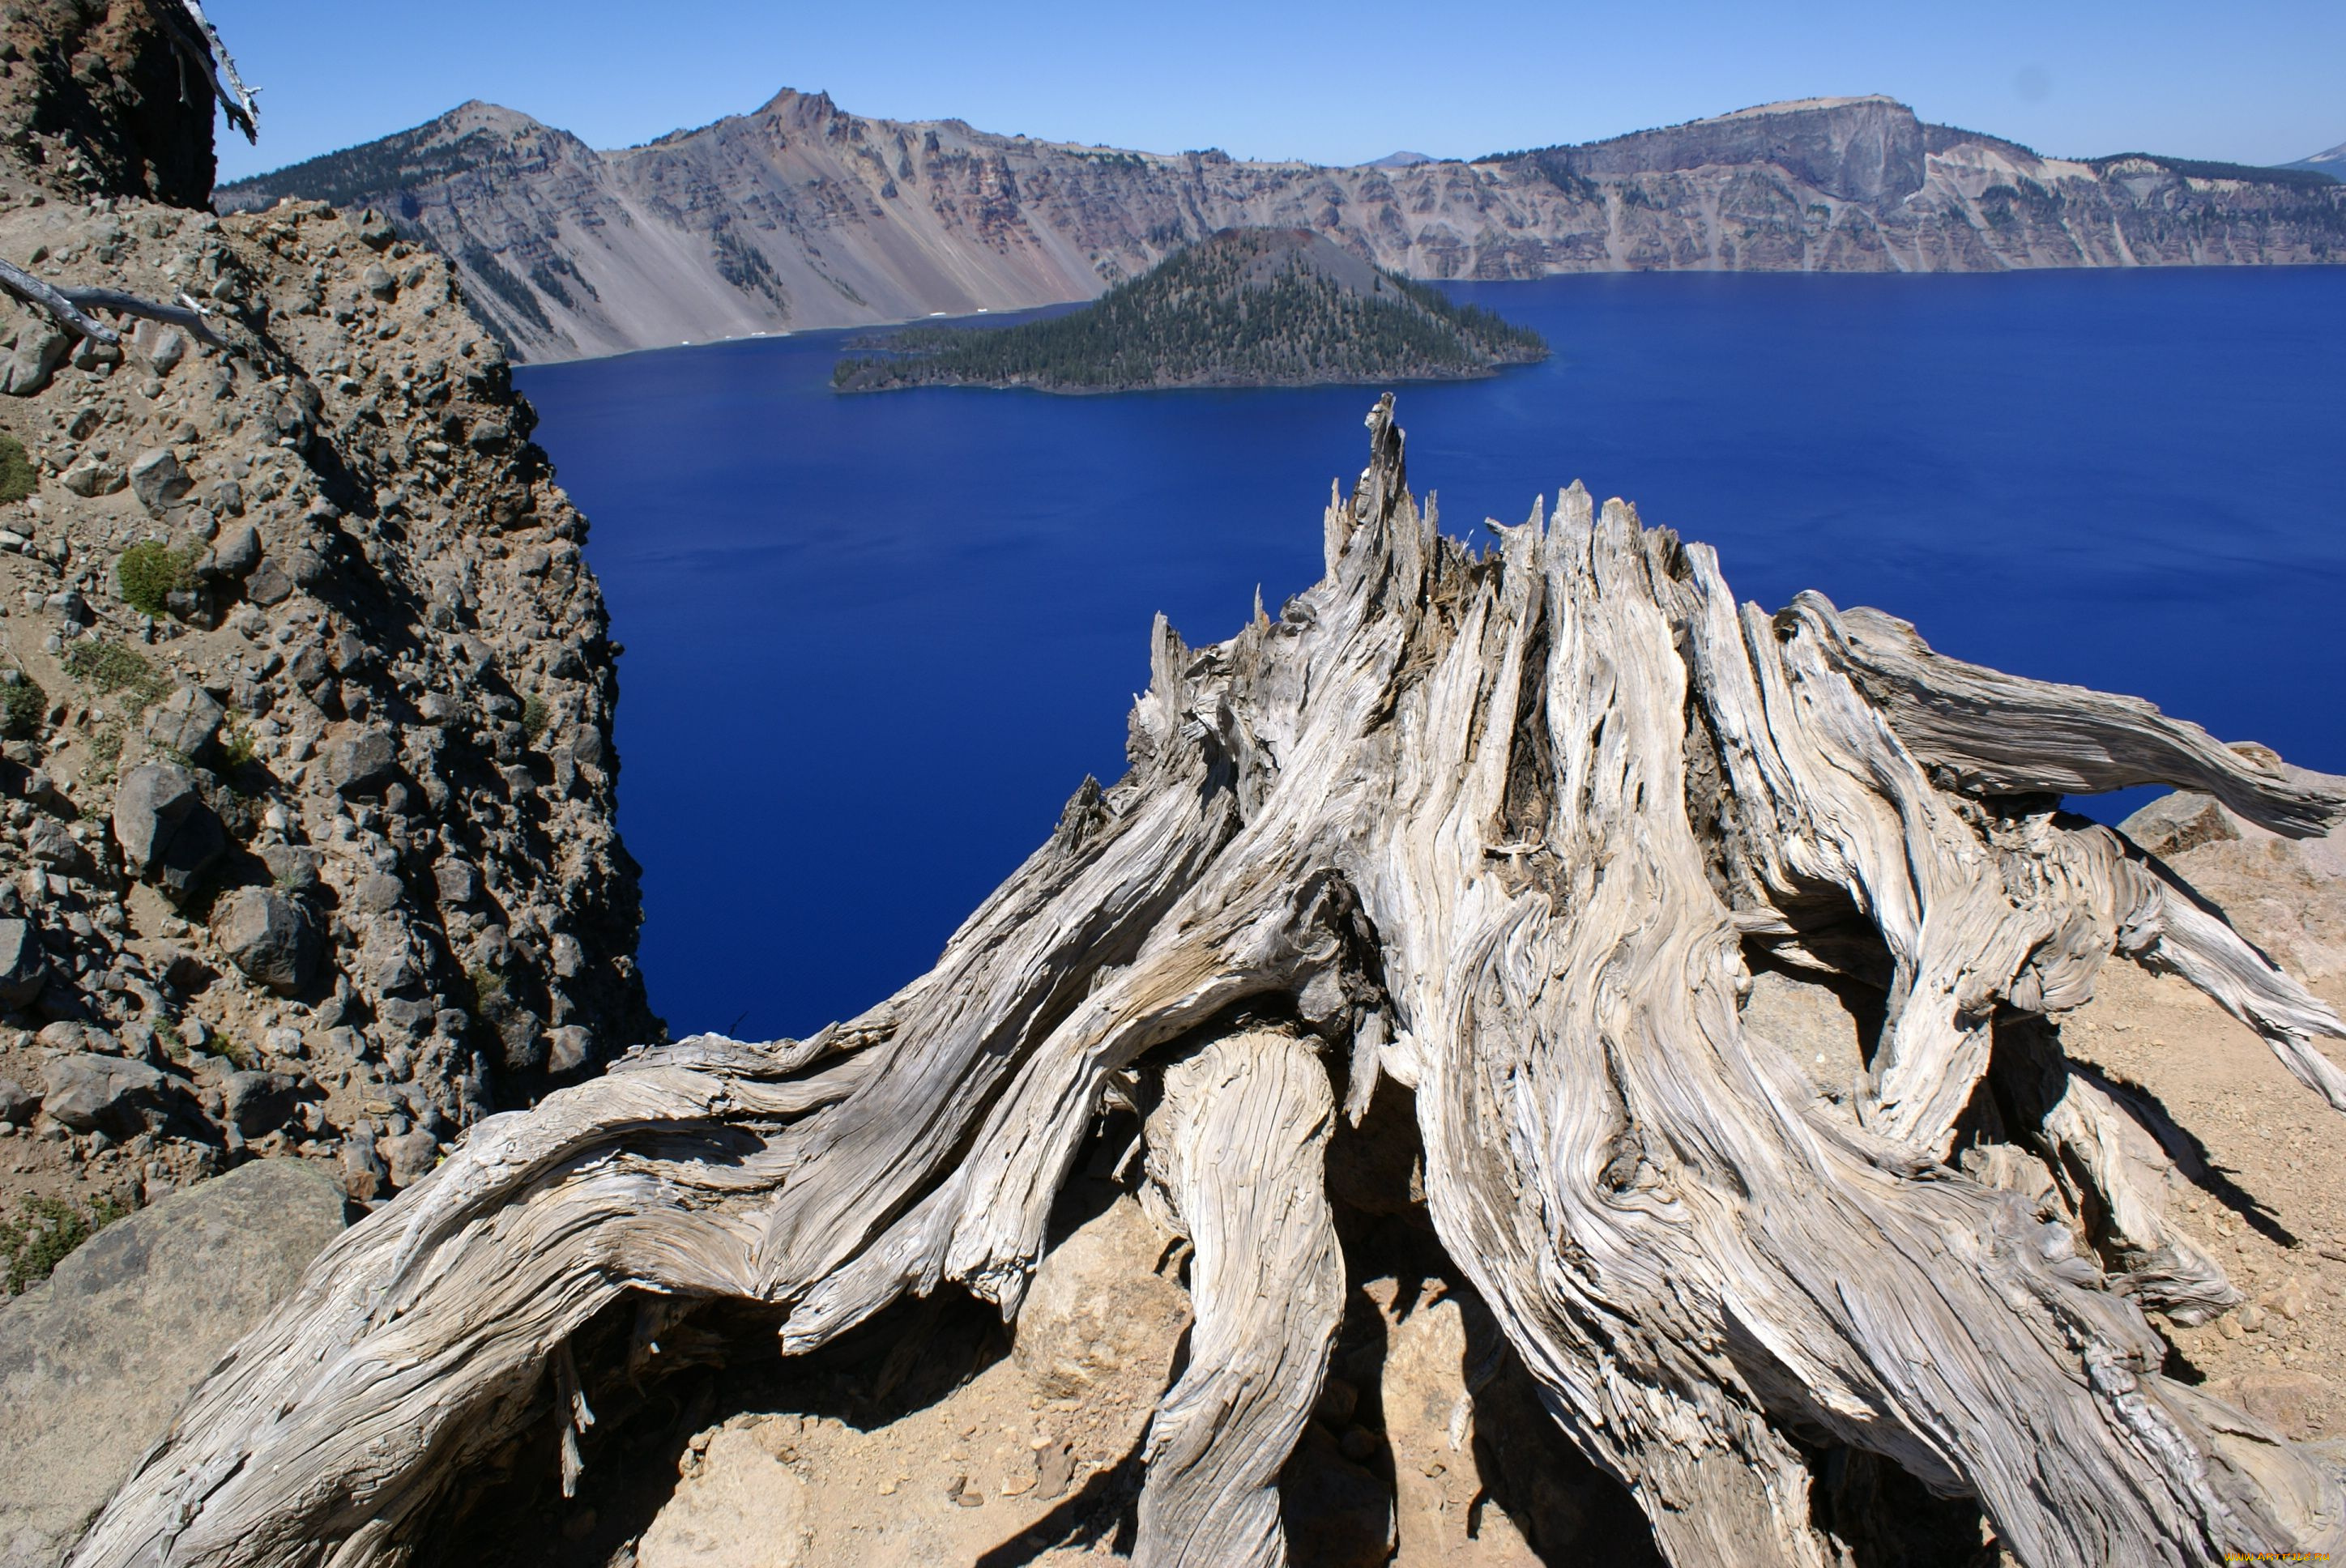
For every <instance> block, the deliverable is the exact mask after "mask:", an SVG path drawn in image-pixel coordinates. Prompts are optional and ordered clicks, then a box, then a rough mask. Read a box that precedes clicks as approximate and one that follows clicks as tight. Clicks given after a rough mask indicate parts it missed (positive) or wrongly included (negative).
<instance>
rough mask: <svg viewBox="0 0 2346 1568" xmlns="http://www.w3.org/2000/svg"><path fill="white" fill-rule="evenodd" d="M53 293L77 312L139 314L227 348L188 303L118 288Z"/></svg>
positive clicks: (201, 315)
mask: <svg viewBox="0 0 2346 1568" xmlns="http://www.w3.org/2000/svg"><path fill="white" fill-rule="evenodd" d="M57 292H58V293H59V294H61V295H62V296H64V298H65V300H66V302H67V303H69V304H71V305H73V306H74V307H75V309H76V310H79V311H113V312H114V313H115V314H116V315H117V316H143V317H145V318H146V319H147V320H148V321H160V322H162V323H163V324H164V325H165V326H167V327H178V328H179V329H181V330H182V331H186V332H188V333H189V335H191V336H193V337H196V338H199V339H200V340H202V341H205V342H207V343H209V344H210V345H211V346H212V347H214V348H216V349H224V348H226V347H228V343H227V341H225V340H224V339H222V338H221V337H220V335H219V333H218V332H215V331H212V324H211V322H209V321H207V320H205V319H204V315H203V312H202V311H198V310H196V309H195V308H193V307H192V306H189V305H167V304H164V303H163V302H162V301H160V300H149V299H148V298H146V297H145V296H143V295H139V294H132V293H127V292H125V291H124V290H120V289H60V290H57Z"/></svg>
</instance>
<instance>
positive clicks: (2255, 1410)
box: [2206, 1370, 2339, 1442]
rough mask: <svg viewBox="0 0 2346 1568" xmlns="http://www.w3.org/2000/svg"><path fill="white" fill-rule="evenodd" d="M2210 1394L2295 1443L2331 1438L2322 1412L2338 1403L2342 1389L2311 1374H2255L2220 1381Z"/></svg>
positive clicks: (2215, 1382) (2218, 1380) (2268, 1372)
mask: <svg viewBox="0 0 2346 1568" xmlns="http://www.w3.org/2000/svg"><path fill="white" fill-rule="evenodd" d="M2206 1391H2207V1392H2208V1393H2210V1394H2213V1395H2215V1396H2216V1397H2217V1398H2218V1399H2219V1400H2223V1401H2224V1402H2225V1403H2227V1404H2229V1405H2235V1406H2238V1407H2239V1409H2241V1410H2246V1411H2248V1412H2249V1414H2250V1415H2252V1416H2254V1417H2256V1418H2257V1420H2260V1421H2262V1422H2264V1423H2265V1425H2267V1426H2269V1427H2270V1428H2272V1430H2273V1431H2276V1432H2279V1433H2280V1435H2281V1436H2282V1437H2285V1438H2287V1439H2289V1440H2290V1441H2291V1442H2310V1441H2315V1440H2317V1439H2320V1438H2321V1437H2323V1436H2325V1435H2327V1434H2326V1433H2325V1432H2324V1431H2322V1424H2323V1423H2322V1420H2321V1411H2322V1410H2324V1409H2326V1408H2330V1407H2334V1406H2335V1405H2336V1403H2337V1402H2338V1393H2339V1390H2338V1387H2337V1385H2336V1384H2334V1383H2332V1382H2331V1380H2329V1379H2327V1378H2323V1377H2320V1376H2317V1375H2316V1374H2314V1373H2311V1372H2300V1371H2280V1370H2274V1371H2252V1372H2243V1373H2241V1374H2240V1375H2239V1376H2237V1377H2230V1378H2218V1379H2216V1380H2213V1381H2212V1382H2210V1383H2208V1385H2207V1390H2206Z"/></svg>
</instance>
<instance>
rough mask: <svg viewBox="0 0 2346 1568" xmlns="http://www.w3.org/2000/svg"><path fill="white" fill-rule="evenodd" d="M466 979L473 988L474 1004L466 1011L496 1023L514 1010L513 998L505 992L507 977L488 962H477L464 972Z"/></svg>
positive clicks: (484, 1020) (475, 1016)
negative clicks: (489, 965) (490, 966)
mask: <svg viewBox="0 0 2346 1568" xmlns="http://www.w3.org/2000/svg"><path fill="white" fill-rule="evenodd" d="M464 979H465V980H466V982H468V983H470V984H471V986H472V988H473V1004H472V1006H470V1007H469V1008H466V1009H465V1011H466V1012H468V1013H471V1014H472V1015H473V1016H474V1018H477V1019H479V1020H480V1021H481V1022H482V1023H497V1022H498V1021H499V1020H501V1019H503V1018H504V1017H505V1014H506V1013H510V1012H512V1011H513V998H512V997H510V996H509V995H507V994H506V993H505V976H504V975H502V974H499V973H498V972H496V971H495V970H494V969H491V968H489V967H488V966H487V965H486V964H482V963H476V964H474V965H473V967H472V968H470V969H468V970H466V971H465V972H464Z"/></svg>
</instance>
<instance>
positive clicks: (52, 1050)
mask: <svg viewBox="0 0 2346 1568" xmlns="http://www.w3.org/2000/svg"><path fill="white" fill-rule="evenodd" d="M92 12H93V8H92V7H91V6H89V5H82V6H80V7H78V8H77V10H76V15H81V16H83V17H84V20H85V21H87V14H91V13H92ZM17 14H18V19H19V20H20V21H22V20H23V17H24V15H26V8H24V7H18V8H17ZM95 14H96V15H97V21H96V22H94V23H90V24H89V25H88V26H87V30H86V31H84V32H81V33H78V34H76V35H74V36H73V37H72V38H71V39H68V40H67V42H75V43H76V46H77V47H79V50H80V53H79V54H78V55H77V56H76V64H75V65H74V66H73V71H74V73H75V75H76V79H77V80H79V81H80V82H81V83H82V88H81V89H80V90H82V91H83V92H84V95H85V97H89V98H90V99H91V100H92V101H98V102H105V103H110V104H112V105H113V106H114V107H112V108H111V109H110V110H109V111H108V113H110V114H113V115H115V116H117V118H126V117H127V121H128V123H134V124H135V123H139V113H140V106H141V105H142V104H144V103H146V102H147V99H146V98H144V97H141V95H142V94H151V93H153V92H162V93H167V94H169V95H172V97H171V103H172V104H174V105H176V103H177V101H178V99H177V95H178V94H179V92H180V87H179V78H178V77H177V76H175V75H173V74H171V73H168V72H155V71H149V70H148V69H147V66H148V64H151V55H152V50H153V47H154V43H155V36H154V35H155V29H156V28H157V26H158V9H157V7H156V6H154V5H148V4H145V3H143V0H113V4H112V5H111V6H110V8H109V7H107V6H103V5H101V6H97V7H96V8H95ZM10 36H11V38H12V39H13V38H14V37H15V35H14V34H13V33H12V34H11V35H10ZM53 46H55V47H62V46H63V45H53ZM49 47H51V46H33V47H25V46H18V47H17V48H16V55H17V57H16V58H15V59H14V60H6V61H0V66H5V76H0V118H6V117H10V116H14V117H16V119H17V120H18V122H19V123H33V124H38V123H44V120H43V117H44V115H46V112H47V111H46V108H44V107H42V103H43V102H46V99H43V98H42V95H45V94H51V95H53V93H54V87H55V83H54V77H53V76H52V75H51V74H50V73H48V72H47V71H46V67H45V66H43V65H42V64H41V62H42V61H44V60H45V59H46V58H47V54H46V52H45V51H46V49H47V48H49ZM35 100H41V101H40V102H36V101H35ZM199 107H200V113H201V116H202V117H201V118H200V119H197V120H195V121H194V123H195V124H196V126H197V127H199V129H200V132H201V134H202V135H204V136H205V137H207V138H208V137H209V115H210V112H211V111H210V107H209V99H207V101H206V102H205V103H204V104H203V105H202V106H199ZM68 128H70V127H68ZM181 128H182V129H183V130H184V129H185V128H186V127H181ZM189 134H193V133H189ZM141 145H143V144H138V143H137V142H136V141H135V138H134V139H133V140H131V141H128V142H126V143H125V146H126V147H127V148H128V151H124V150H123V149H121V148H117V152H116V154H114V155H109V156H108V157H107V158H101V157H99V156H98V154H97V150H93V148H94V147H95V144H93V143H92V142H91V141H90V140H89V139H87V138H85V137H78V136H76V135H66V134H60V135H58V136H57V137H55V138H53V139H51V140H48V141H44V140H42V139H40V138H39V137H20V138H18V139H17V140H15V142H13V143H11V144H9V146H8V148H7V151H6V153H5V157H0V257H5V259H6V260H9V261H11V262H12V263H14V264H15V265H16V266H18V267H21V268H23V269H26V270H27V271H29V273H31V274H32V276H33V277H34V279H35V280H36V281H38V282H40V283H45V284H48V285H51V286H53V287H58V288H66V287H75V286H94V287H102V288H107V289H115V290H127V291H128V292H130V293H132V294H136V295H138V296H141V297H143V298H145V299H147V300H157V301H166V302H168V301H171V300H179V301H180V308H181V309H182V311H185V312H192V311H201V312H202V314H201V318H200V324H199V325H196V326H193V327H190V328H189V329H186V330H183V329H182V328H180V327H177V326H170V325H166V324H163V323H161V322H159V321H137V322H136V323H135V326H136V330H135V331H133V330H132V328H133V326H134V322H133V321H131V320H129V319H124V320H123V321H122V322H121V331H120V336H121V340H122V341H121V342H120V343H119V344H118V345H116V344H107V343H102V342H100V341H96V340H94V339H88V338H78V339H77V338H76V337H74V336H73V335H71V334H69V333H68V332H66V331H64V330H62V329H61V328H60V326H59V324H58V322H57V321H56V320H54V319H53V318H52V317H51V316H50V315H48V314H46V313H44V312H42V311H36V310H33V309H31V308H29V307H22V306H18V305H15V302H14V301H13V300H11V301H9V302H8V303H7V304H6V305H5V306H0V312H5V313H4V314H0V343H5V345H6V348H5V351H0V393H5V395H0V471H9V472H0V497H8V499H5V501H0V731H5V744H0V867H5V873H6V880H5V882H0V1195H5V1197H6V1198H7V1199H8V1200H9V1202H8V1204H7V1205H5V1208H0V1218H5V1219H7V1220H8V1222H9V1223H11V1224H14V1223H16V1218H17V1216H18V1215H20V1214H25V1213H33V1214H35V1215H36V1220H37V1217H38V1215H40V1214H48V1215H53V1216H65V1215H66V1214H68V1213H69V1212H74V1211H84V1212H86V1211H87V1210H89V1209H90V1208H91V1207H92V1206H93V1205H95V1204H97V1202H98V1201H99V1200H105V1201H106V1202H107V1203H110V1204H116V1205H121V1204H128V1205H136V1204H138V1203H142V1202H145V1201H148V1200H151V1199H153V1198H155V1197H158V1196H160V1195H162V1194H163V1193H166V1192H168V1191H171V1190H173V1189H175V1188H177V1187H179V1186H183V1185H185V1184H187V1183H188V1182H189V1181H191V1180H194V1179H196V1178H198V1177H200V1176H207V1175H209V1174H211V1173H213V1172H215V1171H218V1170H220V1169H223V1168H227V1167H229V1166H234V1165H236V1164H238V1163H239V1162H240V1161H242V1160H244V1159H247V1158H249V1157H250V1156H252V1155H255V1154H269V1153H276V1152H283V1153H287V1154H291V1155H299V1156H306V1157H310V1158H312V1159H316V1160H320V1161H322V1162H327V1163H328V1164H330V1165H331V1166H333V1167H335V1172H336V1180H337V1181H338V1183H339V1184H340V1185H341V1186H342V1187H343V1189H344V1190H345V1191H347V1192H348V1193H349V1194H350V1195H351V1196H352V1197H353V1198H355V1199H357V1200H360V1201H362V1202H366V1201H372V1200H374V1199H378V1198H380V1197H382V1196H385V1195H386V1194H388V1193H389V1192H390V1191H392V1190H393V1189H395V1188H397V1187H399V1186H404V1185H406V1184H408V1183H410V1182H413V1180H415V1179H417V1177H418V1176H421V1175H422V1174H423V1173H424V1172H426V1171H429V1170H430V1169H431V1168H432V1166H433V1163H434V1162H435V1161H436V1159H437V1158H438V1156H439V1154H440V1152H441V1150H442V1149H443V1148H444V1146H446V1145H448V1144H449V1143H451V1142H453V1141H454V1140H455V1139H456V1138H457V1137H458V1136H459V1135H461V1133H462V1131H463V1129H464V1128H465V1127H466V1126H468V1125H471V1124H473V1123H474V1122H475V1121H477V1120H478V1119H479V1118H480V1117H482V1116H483V1115H487V1114H489V1113H490V1112H492V1111H495V1110H498V1109H502V1108H505V1107H507V1106H511V1105H519V1104H523V1103H526V1102H527V1101H529V1100H531V1099H533V1098H535V1097H536V1096H537V1095H540V1094H542V1093H543V1092H544V1091H545V1090H546V1088H548V1087H550V1086H552V1085H553V1084H558V1083H560V1082H562V1081H564V1080H565V1079H566V1077H568V1076H576V1075H578V1074H584V1073H586V1072H591V1071H593V1070H594V1069H595V1068H596V1067H597V1066H598V1065H599V1064H601V1063H602V1062H604V1061H606V1060H607V1059H608V1058H609V1057H610V1056H611V1055H613V1054H616V1053H617V1051H618V1050H620V1049H624V1048H626V1047H627V1046H631V1045H635V1044H640V1043H642V1042H643V1041H644V1040H646V1039H648V1038H653V1037H656V1036H657V1034H658V1023H657V1020H655V1019H653V1018H652V1016H651V1015H650V1013H649V1012H648V1008H647V1006H646V1003H645V999H644V992H643V984H642V981H641V978H640V976H639V975H638V974H637V971H636V968H635V962H634V952H635V942H636V931H637V925H638V924H639V922H640V918H641V911H640V902H639V900H638V897H637V890H636V882H635V875H636V871H635V867H634V864H633V862H632V861H630V860H628V859H627V854H626V852H625V850H623V849H622V848H621V847H620V845H619V843H618V840H617V830H616V828H615V826H614V799H615V789H616V779H617V757H616V754H615V752H614V750H613V748H612V745H611V730H610V724H611V715H612V708H613V704H614V701H615V699H616V696H617V675H616V672H617V666H616V663H615V659H616V657H617V648H616V647H614V645H613V644H612V643H611V642H610V640H609V638H608V636H607V620H606V617H605V615H604V610H603V606H602V600H601V596H600V593H599V590H598V589H597V585H596V583H595V580H594V577H593V575H592V574H591V573H590V572H589V571H588V569H587V567H586V563H585V561H584V559H583V558H582V556H581V555H580V544H581V542H582V541H583V540H584V538H585V536H586V523H585V520H584V519H583V518H581V517H580V516H579V515H578V514H577V512H576V509H575V508H574V507H572V506H571V504H569V502H568V500H567V498H566V497H565V496H564V494H563V493H562V492H561V490H560V489H559V488H557V487H556V485H555V484H554V481H553V475H552V473H551V470H550V467H549V465H548V464H547V463H546V457H545V454H544V453H543V452H541V451H540V450H539V449H538V448H537V447H535V445H533V444H531V443H530V441H529V433H530V429H531V427H532V425H533V424H534V423H535V414H534V413H533V412H532V411H531V410H530V408H529V406H528V404H527V403H526V402H524V401H523V400H522V399H520V398H519V397H518V396H517V395H516V394H515V392H514V390H513V386H512V381H511V375H510V371H509V366H508V361H507V358H506V355H505V351H504V350H503V349H502V348H501V347H500V346H499V344H498V343H497V341H495V339H494V338H493V337H491V336H490V335H489V334H488V333H486V332H485V331H483V330H482V328H481V326H480V325H479V323H478V322H477V321H474V319H473V317H472V316H470V315H469V314H468V313H467V311H466V310H465V308H464V300H463V299H462V297H461V295H460V293H459V291H458V289H457V286H456V279H455V276H454V272H453V271H452V270H451V269H450V267H449V266H448V264H447V263H446V262H445V261H444V260H443V259H442V258H440V257H438V256H436V255H434V254H432V253H431V252H429V251H428V250H424V249H419V248H417V247H416V246H414V245H413V244H411V243H410V242H408V241H406V240H403V239H400V238H399V237H398V236H397V234H396V233H395V232H394V231H393V229H392V227H391V226H390V225H389V224H388V223H386V222H384V221H383V220H382V219H381V218H380V217H378V216H376V215H373V214H370V213H365V212H363V211H360V212H341V211H336V210H334V209H330V208H327V207H325V206H322V205H321V204H317V203H291V204H287V205H284V206H280V207H278V208H276V209H272V210H271V211H270V212H269V213H267V214H265V215H244V214H232V215H230V216H228V217H225V218H221V217H215V216H214V215H212V214H211V213H209V211H203V210H199V209H189V208H188V207H186V206H180V205H173V204H171V203H170V202H167V201H162V200H158V199H154V196H153V194H151V193H152V192H153V191H155V190H157V189H158V187H157V186H156V185H155V184H154V182H153V181H151V180H149V179H148V178H147V177H146V176H145V175H143V174H141V173H140V172H139V171H140V170H141V169H142V168H144V169H152V168H157V167H163V165H161V164H158V163H157V162H155V161H154V160H152V159H149V160H148V161H146V162H143V163H142V161H141V160H140V158H139V157H138V156H134V155H136V154H137V153H138V148H139V147H140V146H141ZM152 150H153V149H152V148H148V151H149V152H151V151H152ZM109 159H110V160H109ZM182 161H183V162H184V161H185V160H184V159H183V160H182ZM201 161H202V167H203V170H204V175H205V178H206V179H207V180H208V179H209V140H208V139H207V140H206V142H205V144H204V158H203V159H202V160H201ZM174 167H176V166H174ZM159 190H160V193H161V194H163V195H166V196H170V195H174V194H177V195H179V196H184V195H185V194H186V193H185V192H184V191H175V188H171V187H169V186H168V182H166V183H165V184H164V185H163V186H161V187H159ZM186 319H188V320H189V321H195V320H196V318H195V317H194V316H192V315H189V316H187V317H186ZM12 479H13V480H14V481H15V483H14V484H13V487H12V485H11V484H10V483H9V482H10V481H11V480H12ZM36 1201H37V1202H38V1203H42V1204H46V1205H48V1206H50V1207H48V1208H46V1209H39V1210H34V1209H28V1208H27V1207H26V1206H27V1205H31V1204H34V1203H36ZM46 1223H47V1222H46V1221H38V1223H36V1224H34V1225H32V1226H31V1227H29V1228H27V1229H26V1231H25V1232H24V1233H23V1234H19V1233H17V1232H15V1231H12V1232H10V1235H9V1239H10V1242H11V1246H10V1248H9V1250H10V1252H11V1255H12V1260H13V1258H14V1256H15V1254H16V1253H17V1252H19V1251H21V1250H22V1249H23V1248H24V1247H33V1248H35V1249H36V1250H37V1249H38V1248H40V1247H44V1246H53V1244H52V1243H48V1242H44V1241H43V1240H42V1239H41V1237H40V1236H39V1235H37V1234H34V1232H36V1231H38V1230H39V1229H40V1227H41V1225H43V1224H46Z"/></svg>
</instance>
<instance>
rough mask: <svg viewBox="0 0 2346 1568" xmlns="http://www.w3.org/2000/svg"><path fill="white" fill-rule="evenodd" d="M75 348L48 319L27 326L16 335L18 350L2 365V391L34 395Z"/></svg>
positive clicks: (18, 394)
mask: <svg viewBox="0 0 2346 1568" xmlns="http://www.w3.org/2000/svg"><path fill="white" fill-rule="evenodd" d="M72 348H73V340H72V339H71V338H68V337H66V335H65V333H63V332H61V331H57V330H56V328H55V327H52V326H49V325H47V324H46V323H45V322H42V323H35V324H33V325H30V326H27V327H26V328H25V330H24V331H22V332H20V333H18V334H17V338H16V347H15V351H14V352H12V353H11V354H10V355H9V356H8V360H7V362H6V363H5V365H0V392H5V393H7V394H8V395H9V396H11V397H31V396H32V395H33V394H34V393H35V392H39V391H41V390H42V389H43V388H44V387H46V386H47V385H48V384H49V378H50V377H51V376H53V375H55V374H56V371H57V367H58V366H59V365H61V364H63V363H65V362H66V353H67V352H68V351H70V350H71V349H72Z"/></svg>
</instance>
